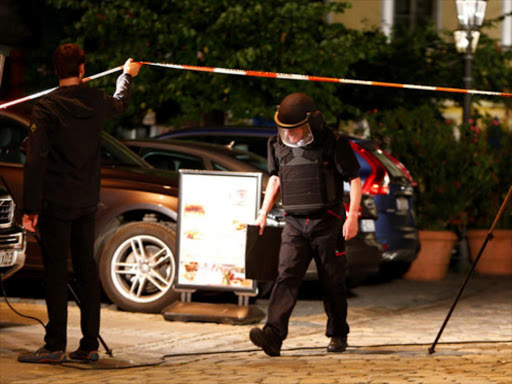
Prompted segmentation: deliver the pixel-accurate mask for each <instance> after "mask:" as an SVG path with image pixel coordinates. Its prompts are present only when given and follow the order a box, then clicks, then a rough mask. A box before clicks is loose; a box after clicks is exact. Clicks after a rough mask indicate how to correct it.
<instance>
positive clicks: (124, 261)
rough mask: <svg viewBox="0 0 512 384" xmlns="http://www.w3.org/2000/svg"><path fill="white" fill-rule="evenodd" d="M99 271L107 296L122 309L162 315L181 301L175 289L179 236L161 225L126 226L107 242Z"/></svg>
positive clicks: (133, 224) (119, 229) (120, 228)
mask: <svg viewBox="0 0 512 384" xmlns="http://www.w3.org/2000/svg"><path fill="white" fill-rule="evenodd" d="M99 271H100V279H101V283H102V286H103V289H104V290H105V293H106V294H107V296H108V297H109V298H110V300H112V302H114V303H115V304H116V305H117V306H118V307H119V308H121V309H124V310H126V311H131V312H149V313H158V312H160V311H161V310H162V309H163V308H165V307H166V306H167V305H169V304H170V303H172V302H174V301H176V300H177V299H178V298H179V294H178V293H177V292H175V291H174V289H173V288H172V285H173V283H174V276H175V272H176V234H175V232H173V231H172V230H171V229H169V228H168V227H166V226H163V225H161V224H157V223H146V222H136V223H130V224H126V225H123V226H122V227H119V228H118V229H117V230H116V232H115V233H114V234H113V235H112V237H111V238H110V239H109V240H108V241H107V243H106V245H105V248H104V250H103V253H102V255H101V259H100V263H99Z"/></svg>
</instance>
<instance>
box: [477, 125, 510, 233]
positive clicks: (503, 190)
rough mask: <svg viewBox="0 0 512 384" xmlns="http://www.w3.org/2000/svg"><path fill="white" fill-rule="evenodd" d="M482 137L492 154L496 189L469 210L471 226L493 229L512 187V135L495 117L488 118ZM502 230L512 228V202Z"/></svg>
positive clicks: (486, 192)
mask: <svg viewBox="0 0 512 384" xmlns="http://www.w3.org/2000/svg"><path fill="white" fill-rule="evenodd" d="M482 120H483V122H482V126H483V127H484V130H483V132H482V137H483V140H484V142H485V143H486V150H487V151H488V152H489V153H490V155H491V167H492V168H491V172H490V177H491V179H492V182H493V183H492V188H491V190H489V191H485V190H482V191H481V193H480V194H479V195H477V196H476V198H475V201H474V203H473V205H472V206H471V207H469V208H470V209H469V210H468V221H469V227H472V228H486V229H488V228H490V227H491V225H492V223H493V222H494V219H495V217H496V215H497V214H498V211H499V208H500V206H501V204H502V203H503V201H504V200H505V196H506V194H507V192H508V190H509V188H510V187H511V186H512V157H511V154H512V132H511V131H507V130H506V129H503V127H502V126H501V124H500V122H499V120H498V119H496V118H491V116H486V117H484V118H483V119H482ZM498 228H504V229H512V201H509V203H508V204H507V206H506V207H505V210H504V211H503V214H502V217H501V219H500V221H499V222H498Z"/></svg>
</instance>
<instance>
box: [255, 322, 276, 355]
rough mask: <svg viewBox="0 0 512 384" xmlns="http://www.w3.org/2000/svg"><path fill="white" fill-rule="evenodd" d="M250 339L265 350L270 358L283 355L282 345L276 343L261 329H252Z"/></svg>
mask: <svg viewBox="0 0 512 384" xmlns="http://www.w3.org/2000/svg"><path fill="white" fill-rule="evenodd" d="M249 338H250V339H251V341H252V343H253V344H254V345H256V346H257V347H260V348H261V349H263V352H265V353H266V354H267V355H269V356H280V355H281V343H280V342H276V341H275V340H274V339H273V338H272V337H271V336H270V335H268V334H267V333H265V332H264V331H263V330H261V329H259V328H253V329H251V332H249Z"/></svg>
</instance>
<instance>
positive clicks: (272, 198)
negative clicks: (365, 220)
mask: <svg viewBox="0 0 512 384" xmlns="http://www.w3.org/2000/svg"><path fill="white" fill-rule="evenodd" d="M274 121H275V123H276V125H277V127H278V134H277V135H276V136H273V137H271V138H270V139H269V141H268V168H269V174H270V179H269V182H268V184H267V189H266V193H265V199H264V201H263V204H262V208H261V209H260V211H259V212H258V218H257V220H256V225H258V226H259V227H260V234H263V231H264V229H265V225H266V219H267V214H268V212H270V210H271V209H272V206H273V205H274V203H275V202H276V200H277V197H278V195H279V194H281V201H282V204H283V208H284V210H285V212H286V216H285V220H286V224H285V226H284V229H283V233H282V236H281V249H280V252H279V267H278V277H277V279H276V282H275V285H274V288H273V290H272V293H271V295H270V301H269V305H268V317H267V323H266V324H265V326H264V327H263V329H260V328H253V329H251V331H250V334H249V337H250V339H251V341H252V342H253V343H254V344H255V345H256V346H258V347H260V348H262V349H263V351H264V352H265V353H266V354H267V355H269V356H279V355H280V351H281V345H282V342H283V340H284V339H285V338H286V336H287V334H288V321H289V319H290V315H291V313H292V310H293V308H294V306H295V303H296V301H297V295H298V292H299V287H300V284H301V281H302V278H303V277H304V274H305V273H306V270H307V268H308V265H309V263H310V262H311V259H312V258H314V259H315V263H316V265H317V269H318V276H319V279H320V281H321V284H322V289H323V295H324V307H325V311H326V313H327V318H328V319H327V330H326V336H327V337H330V338H331V340H330V342H329V344H328V346H327V351H328V352H344V351H345V350H346V348H347V335H348V333H349V326H348V324H347V297H346V288H345V269H346V257H345V240H349V239H351V238H353V237H354V236H356V234H357V231H358V224H357V214H358V211H359V205H360V202H361V179H360V178H359V163H358V161H357V159H356V157H355V155H354V153H353V151H352V148H351V147H350V144H349V143H348V141H347V140H346V139H344V138H342V137H339V138H337V137H336V135H335V134H334V133H333V132H332V131H331V130H330V129H328V128H327V127H325V121H324V118H323V115H322V113H321V112H320V111H318V110H317V108H316V106H315V103H314V102H313V100H312V99H311V98H310V97H309V96H307V95H306V94H304V93H292V94H290V95H288V96H287V97H285V98H284V99H283V101H282V102H281V104H280V105H279V107H278V110H277V112H276V113H275V116H274ZM344 181H347V182H349V183H350V209H349V213H348V215H347V217H346V214H345V208H344V205H343V182H344ZM341 235H343V236H341Z"/></svg>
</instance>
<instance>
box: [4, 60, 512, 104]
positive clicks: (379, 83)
mask: <svg viewBox="0 0 512 384" xmlns="http://www.w3.org/2000/svg"><path fill="white" fill-rule="evenodd" d="M139 63H141V64H144V65H150V66H154V67H163V68H171V69H181V70H185V71H196V72H210V73H219V74H224V75H237V76H251V77H265V78H272V79H283V80H301V81H315V82H326V83H339V84H351V85H366V86H373V87H388V88H402V89H415V90H420V91H434V92H449V93H465V94H466V93H469V94H472V95H485V96H500V97H512V93H510V92H496V91H482V90H478V89H462V88H449V87H438V86H431V85H416V84H401V83H388V82H382V81H370V80H355V79H343V78H336V77H323V76H311V75H298V74H292V73H279V72H264V71H251V70H244V69H228V68H215V67H200V66H195V65H184V64H168V63H152V62H149V61H140V62H139ZM122 68H123V66H120V67H116V68H112V69H109V70H107V71H105V72H101V73H98V74H96V75H93V76H90V77H86V78H84V79H83V80H82V81H83V82H84V83H85V82H87V81H90V80H94V79H97V78H99V77H103V76H106V75H109V74H111V73H114V72H117V71H120V70H121V69H122ZM56 88H57V87H55V88H51V89H47V90H45V91H41V92H38V93H35V94H33V95H30V96H26V97H23V98H21V99H17V100H13V101H10V102H7V103H4V104H0V109H5V108H8V107H10V106H12V105H15V104H19V103H23V102H25V101H28V100H33V99H36V98H38V97H41V96H44V95H46V94H47V93H50V92H52V91H53V90H55V89H56Z"/></svg>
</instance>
